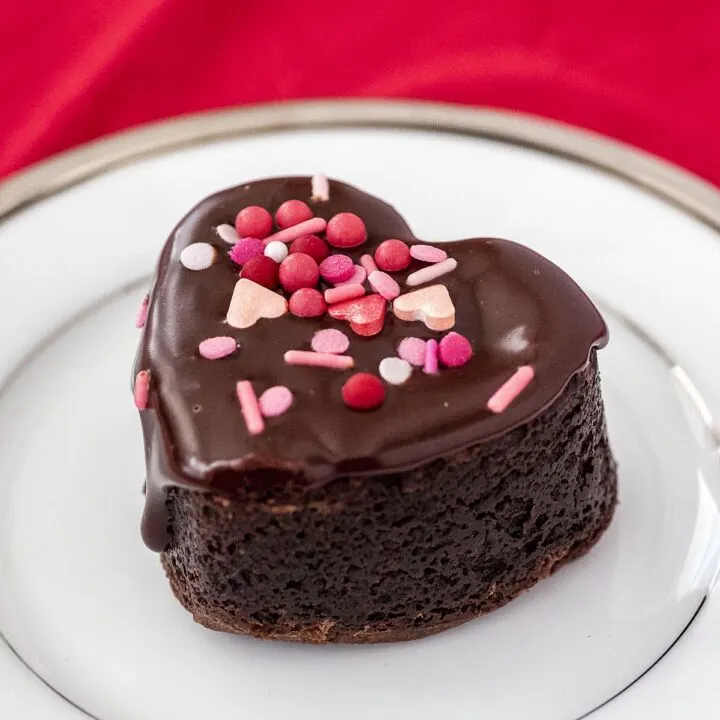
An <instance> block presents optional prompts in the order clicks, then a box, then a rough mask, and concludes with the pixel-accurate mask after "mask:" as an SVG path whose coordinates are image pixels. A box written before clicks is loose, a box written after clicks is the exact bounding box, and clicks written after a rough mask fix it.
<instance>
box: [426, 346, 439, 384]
mask: <svg viewBox="0 0 720 720" xmlns="http://www.w3.org/2000/svg"><path fill="white" fill-rule="evenodd" d="M437 371H438V343H437V340H428V341H427V342H426V343H425V367H423V372H424V373H426V374H427V375H435V374H436V373H437Z"/></svg>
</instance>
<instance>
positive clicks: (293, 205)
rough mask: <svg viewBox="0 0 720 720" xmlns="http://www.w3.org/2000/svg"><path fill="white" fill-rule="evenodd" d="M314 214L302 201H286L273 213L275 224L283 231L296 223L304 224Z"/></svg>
mask: <svg viewBox="0 0 720 720" xmlns="http://www.w3.org/2000/svg"><path fill="white" fill-rule="evenodd" d="M314 215H315V213H313V211H312V210H311V209H310V208H309V207H308V206H307V205H306V204H305V203H304V202H303V201H302V200H287V201H285V202H284V203H283V204H282V205H281V206H280V207H279V208H278V209H277V212H276V213H275V223H276V224H277V226H278V227H279V228H280V229H281V230H284V229H285V228H289V227H292V226H293V225H297V224H298V223H301V222H305V220H309V219H310V218H311V217H313V216H314Z"/></svg>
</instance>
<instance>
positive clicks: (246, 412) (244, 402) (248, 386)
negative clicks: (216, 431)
mask: <svg viewBox="0 0 720 720" xmlns="http://www.w3.org/2000/svg"><path fill="white" fill-rule="evenodd" d="M235 392H236V394H237V399H238V401H239V402H240V411H241V412H242V415H243V418H245V425H246V426H247V429H248V432H249V433H250V434H251V435H259V434H260V433H261V432H262V431H263V430H264V429H265V423H264V422H263V418H262V413H261V412H260V406H259V405H258V400H257V396H256V395H255V390H253V386H252V383H251V382H250V381H249V380H241V381H240V382H239V383H238V384H237V385H236V386H235Z"/></svg>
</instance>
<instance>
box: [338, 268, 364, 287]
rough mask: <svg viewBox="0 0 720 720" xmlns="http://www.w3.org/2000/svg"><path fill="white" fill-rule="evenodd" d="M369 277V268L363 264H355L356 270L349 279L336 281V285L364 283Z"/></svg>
mask: <svg viewBox="0 0 720 720" xmlns="http://www.w3.org/2000/svg"><path fill="white" fill-rule="evenodd" d="M366 279H367V270H366V269H365V268H364V267H363V266H362V265H356V266H355V272H354V273H353V276H352V277H351V278H350V279H349V280H343V281H342V282H337V283H334V284H335V287H340V285H362V284H363V283H364V282H365V280H366Z"/></svg>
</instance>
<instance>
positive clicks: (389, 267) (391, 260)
mask: <svg viewBox="0 0 720 720" xmlns="http://www.w3.org/2000/svg"><path fill="white" fill-rule="evenodd" d="M375 262H376V263H377V266H378V267H379V268H380V269H381V270H384V271H385V272H398V271H399V270H404V269H405V268H406V267H407V266H408V265H409V264H410V248H409V247H408V246H407V245H406V244H405V243H404V242H403V241H402V240H383V242H381V243H380V244H379V245H378V246H377V249H376V250H375Z"/></svg>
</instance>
